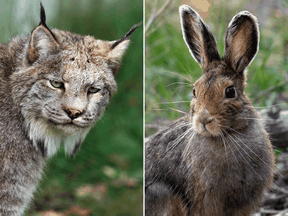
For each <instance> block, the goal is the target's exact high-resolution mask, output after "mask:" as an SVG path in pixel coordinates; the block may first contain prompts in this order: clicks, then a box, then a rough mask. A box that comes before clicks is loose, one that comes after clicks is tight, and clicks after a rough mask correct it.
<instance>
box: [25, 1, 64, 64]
mask: <svg viewBox="0 0 288 216" xmlns="http://www.w3.org/2000/svg"><path fill="white" fill-rule="evenodd" d="M40 6H41V10H40V18H41V19H40V20H41V21H40V23H39V26H38V27H36V28H35V29H34V30H33V31H32V33H31V38H30V42H29V47H28V52H27V59H28V62H29V63H30V64H32V63H33V62H35V61H36V60H37V59H38V58H39V56H42V55H43V56H45V55H47V54H48V53H53V52H56V51H57V49H58V47H59V44H58V42H57V39H56V37H55V35H54V34H53V33H52V31H51V30H50V29H49V28H48V27H47V25H46V15H45V10H44V8H43V6H42V4H41V3H40Z"/></svg>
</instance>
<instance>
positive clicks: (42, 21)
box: [39, 2, 46, 26]
mask: <svg viewBox="0 0 288 216" xmlns="http://www.w3.org/2000/svg"><path fill="white" fill-rule="evenodd" d="M40 8H41V9H40V23H39V25H43V26H46V15H45V10H44V7H43V5H42V3H41V2H40Z"/></svg>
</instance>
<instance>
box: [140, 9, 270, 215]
mask: <svg viewBox="0 0 288 216" xmlns="http://www.w3.org/2000/svg"><path fill="white" fill-rule="evenodd" d="M179 12H180V19H181V27H182V33H183V38H184V41H185V42H186V44H187V46H188V48H189V51H190V53H191V54H192V56H193V58H194V59H195V60H196V61H197V62H198V63H199V65H200V67H201V68H202V70H203V75H202V76H201V77H200V78H199V79H198V80H197V81H196V82H195V83H194V88H193V90H192V92H193V98H192V101H191V103H190V112H189V114H188V115H186V116H184V117H182V118H180V119H178V120H176V121H175V122H173V123H172V124H171V125H170V126H168V127H167V128H166V129H163V130H161V131H159V132H158V133H157V134H156V135H154V137H153V138H152V139H151V140H150V141H148V142H147V144H146V153H145V154H146V156H145V158H146V159H145V183H146V186H145V193H146V202H145V203H146V204H145V205H146V206H145V212H146V215H149V216H153V215H167V216H171V215H193V216H206V215H207V216H211V215H213V216H218V215H219V216H220V215H221V216H245V215H251V214H252V213H253V212H254V211H255V210H257V208H259V205H260V204H261V199H262V197H263V194H264V191H265V190H266V189H268V188H269V187H270V185H271V183H272V176H273V170H274V153H273V149H272V146H271V144H270V141H269V136H268V134H267V132H266V131H265V129H264V124H263V121H261V120H259V119H261V116H260V114H259V113H258V112H257V111H256V110H255V108H254V107H253V106H252V104H251V102H250V100H249V98H248V97H247V95H246V94H245V92H244V88H245V85H246V72H245V68H246V67H247V66H248V65H249V64H250V63H251V62H252V60H253V59H254V57H255V55H256V53H257V52H258V44H259V29H258V23H257V19H256V17H254V16H253V15H252V14H251V13H249V12H248V11H242V12H240V13H238V14H237V15H236V16H234V17H233V19H232V20H231V22H230V24H229V26H228V28H227V31H226V35H225V54H224V56H223V57H222V58H221V57H220V55H219V52H218V49H217V45H216V41H215V39H214V37H213V35H212V33H211V32H210V30H209V29H208V27H207V26H206V24H205V23H204V22H203V20H202V19H201V17H200V16H199V15H198V13H197V12H196V11H194V10H193V9H191V8H190V7H189V6H186V5H182V6H180V8H179Z"/></svg>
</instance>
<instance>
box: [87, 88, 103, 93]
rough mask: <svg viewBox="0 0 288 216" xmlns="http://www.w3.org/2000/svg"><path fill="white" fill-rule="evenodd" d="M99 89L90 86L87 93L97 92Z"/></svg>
mask: <svg viewBox="0 0 288 216" xmlns="http://www.w3.org/2000/svg"><path fill="white" fill-rule="evenodd" d="M100 90H101V89H99V88H94V87H90V88H89V89H88V92H89V93H94V94H95V93H97V92H99V91H100Z"/></svg>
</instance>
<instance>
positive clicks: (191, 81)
mask: <svg viewBox="0 0 288 216" xmlns="http://www.w3.org/2000/svg"><path fill="white" fill-rule="evenodd" d="M162 72H166V73H171V74H174V75H177V76H179V77H181V78H183V79H185V80H187V81H189V82H190V83H193V80H189V79H188V78H186V77H185V76H183V75H181V74H179V73H175V72H172V71H165V70H163V71H162Z"/></svg>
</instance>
